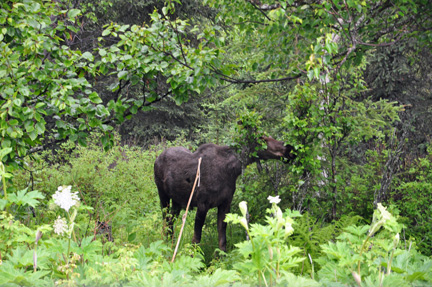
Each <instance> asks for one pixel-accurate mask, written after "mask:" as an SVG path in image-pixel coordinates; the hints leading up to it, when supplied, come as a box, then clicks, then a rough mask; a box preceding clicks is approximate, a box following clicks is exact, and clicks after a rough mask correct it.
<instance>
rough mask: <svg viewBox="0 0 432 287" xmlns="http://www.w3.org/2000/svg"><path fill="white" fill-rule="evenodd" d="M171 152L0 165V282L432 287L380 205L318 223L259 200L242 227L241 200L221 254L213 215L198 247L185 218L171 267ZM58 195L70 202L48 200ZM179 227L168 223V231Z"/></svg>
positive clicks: (94, 151) (74, 154)
mask: <svg viewBox="0 0 432 287" xmlns="http://www.w3.org/2000/svg"><path fill="white" fill-rule="evenodd" d="M172 145H186V143H185V142H180V143H179V142H176V143H164V144H159V145H157V146H153V147H151V148H150V149H147V150H143V149H140V148H137V147H129V146H122V145H120V144H117V145H116V146H114V148H113V149H112V150H110V151H108V152H104V151H103V149H102V148H101V147H100V146H98V145H97V144H96V143H90V145H89V146H88V147H87V148H82V147H75V146H73V145H71V144H69V143H67V144H65V145H64V146H63V147H62V150H61V151H60V152H58V153H57V154H56V155H53V154H42V155H40V157H39V159H38V160H30V159H28V160H27V161H26V163H27V165H26V168H25V170H22V171H20V172H16V173H15V174H13V175H12V174H9V173H7V172H6V170H5V169H0V173H1V174H0V175H1V178H2V185H6V186H7V187H8V189H7V191H8V192H7V193H6V192H3V198H2V199H0V211H1V212H0V260H1V261H0V285H1V286H35V285H36V286H53V285H56V286H93V285H97V286H137V285H145V286H173V285H175V286H257V285H258V286H338V285H341V286H342V285H343V286H389V285H394V286H427V285H430V284H432V272H431V270H432V269H431V268H432V261H431V259H430V258H428V257H426V256H423V255H421V254H420V253H419V252H418V251H417V243H416V241H415V240H413V239H411V238H405V237H404V234H406V229H403V227H404V226H403V225H402V224H400V223H398V221H397V217H395V216H393V215H392V214H391V213H390V212H388V211H387V210H386V209H385V208H384V207H382V206H381V205H379V209H377V210H375V211H374V214H373V219H372V221H371V222H367V221H366V220H364V219H363V218H361V217H359V216H356V215H354V214H348V215H344V216H342V217H341V218H340V219H339V220H337V221H333V222H332V223H325V222H323V221H322V220H321V219H317V218H316V217H314V216H312V215H311V214H309V213H307V212H304V213H303V214H300V213H299V212H295V211H291V210H290V209H285V210H284V211H282V210H281V208H280V207H279V205H280V203H279V202H280V198H279V197H269V199H270V204H269V203H266V204H263V206H262V208H264V209H267V212H266V213H265V214H264V215H263V212H261V214H256V212H257V209H256V208H253V209H250V211H251V214H250V218H252V219H256V220H252V221H251V222H248V221H247V217H246V214H247V203H246V202H241V203H240V206H237V205H235V206H233V208H232V214H229V215H227V221H228V222H229V224H228V229H227V240H228V252H227V253H226V254H225V253H223V252H221V251H219V250H218V249H217V231H216V213H215V212H214V210H212V211H211V212H209V214H208V218H207V220H206V224H205V226H204V231H203V238H202V242H201V244H200V245H199V246H196V245H192V244H189V242H191V240H192V235H193V223H194V212H193V211H192V212H191V213H190V214H189V216H188V218H187V221H186V222H187V224H186V227H185V232H184V234H183V238H182V241H181V245H180V252H179V254H178V255H177V257H176V259H175V261H174V262H173V263H171V258H172V255H173V249H174V246H175V241H174V240H176V239H177V238H176V237H175V238H174V240H170V239H167V238H166V237H165V236H164V235H163V226H162V225H163V224H162V217H161V211H160V207H159V201H158V196H157V189H156V186H155V184H154V181H153V163H154V160H155V158H156V156H157V155H158V154H159V153H160V152H161V150H162V149H164V148H166V147H167V146H172ZM5 152H7V151H5ZM406 189H408V186H406ZM62 191H65V192H66V191H67V192H69V193H70V194H71V196H72V199H75V201H73V202H72V203H73V204H70V205H67V204H66V205H65V204H64V201H62V200H60V201H59V200H58V198H59V194H60V193H61V192H62ZM239 194H241V193H239ZM53 195H54V196H53ZM240 201H241V200H240V199H239V198H237V199H236V200H235V202H240ZM281 206H282V205H281ZM371 216H372V215H371ZM180 224H181V220H177V222H176V224H175V228H176V234H178V230H179V228H180ZM176 236H177V235H176ZM246 236H247V237H248V240H246Z"/></svg>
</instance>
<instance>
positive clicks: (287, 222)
mask: <svg viewBox="0 0 432 287" xmlns="http://www.w3.org/2000/svg"><path fill="white" fill-rule="evenodd" d="M267 199H268V201H269V202H270V203H271V204H272V208H271V210H270V213H271V215H272V217H273V218H274V219H275V220H273V221H270V222H274V225H275V226H274V227H275V228H276V229H281V228H282V227H283V226H284V227H285V228H284V230H285V238H286V237H288V236H290V235H291V234H293V232H294V228H293V227H292V225H293V223H294V220H293V219H292V218H291V217H290V216H286V217H285V218H284V216H283V213H282V210H281V209H280V207H279V206H278V203H279V202H280V201H281V199H280V198H279V195H278V196H269V197H267Z"/></svg>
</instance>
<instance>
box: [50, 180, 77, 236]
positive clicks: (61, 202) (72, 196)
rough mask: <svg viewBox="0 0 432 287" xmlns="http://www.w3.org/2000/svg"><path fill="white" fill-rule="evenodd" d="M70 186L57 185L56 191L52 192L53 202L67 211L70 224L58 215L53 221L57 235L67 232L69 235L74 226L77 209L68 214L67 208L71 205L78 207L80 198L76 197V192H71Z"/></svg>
mask: <svg viewBox="0 0 432 287" xmlns="http://www.w3.org/2000/svg"><path fill="white" fill-rule="evenodd" d="M71 190H72V186H70V185H68V186H59V187H58V188H57V191H56V192H55V193H54V194H53V199H54V203H55V204H56V205H58V206H59V207H60V208H62V209H64V210H65V211H66V212H67V215H68V218H69V221H70V225H69V224H68V222H67V220H66V219H65V218H62V217H60V216H59V217H58V218H57V219H56V220H55V221H54V226H53V227H54V233H56V234H58V235H64V234H67V235H69V237H70V235H71V233H72V231H73V227H74V220H75V217H76V214H77V210H76V209H75V210H74V211H73V212H72V214H69V210H70V209H71V207H73V206H75V207H78V204H79V202H80V199H79V197H78V192H72V191H71Z"/></svg>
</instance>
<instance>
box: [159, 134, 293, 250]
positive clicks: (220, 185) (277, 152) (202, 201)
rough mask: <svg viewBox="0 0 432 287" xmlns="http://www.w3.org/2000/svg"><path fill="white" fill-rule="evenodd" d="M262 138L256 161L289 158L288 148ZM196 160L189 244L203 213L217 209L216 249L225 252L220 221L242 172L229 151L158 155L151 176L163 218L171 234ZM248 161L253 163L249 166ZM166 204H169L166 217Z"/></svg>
mask: <svg viewBox="0 0 432 287" xmlns="http://www.w3.org/2000/svg"><path fill="white" fill-rule="evenodd" d="M264 139H265V140H266V142H267V150H264V151H260V152H259V153H258V157H259V158H262V159H270V158H281V157H287V158H290V157H291V154H290V151H291V149H292V147H290V146H285V145H283V143H282V142H279V141H276V140H274V139H272V138H264ZM200 157H201V158H202V162H201V166H200V180H199V186H197V187H196V189H195V193H194V195H193V198H192V201H191V207H196V208H197V212H196V217H195V227H194V236H193V240H192V241H193V242H194V243H199V242H200V241H201V233H202V227H203V225H204V221H205V218H206V216H207V212H208V210H209V209H210V208H216V207H217V208H218V223H217V227H218V239H219V248H220V249H221V250H224V251H226V226H227V224H226V222H225V221H224V220H225V215H226V214H227V213H229V212H230V207H231V201H232V198H233V195H234V192H235V189H236V180H237V177H238V176H239V175H240V174H241V171H242V163H241V161H240V160H239V159H238V158H237V155H236V153H235V152H234V151H233V150H232V149H231V148H229V147H227V146H218V145H215V144H204V145H201V146H200V147H199V148H198V149H197V150H196V151H195V152H193V153H192V152H190V151H189V150H187V149H186V148H183V147H173V148H169V149H167V150H165V151H164V152H162V153H161V154H160V155H159V157H158V158H157V159H156V161H155V165H154V174H155V182H156V185H157V188H158V192H159V198H160V203H161V207H162V209H163V213H164V218H165V220H166V222H167V223H168V227H169V230H170V232H172V227H173V219H174V218H176V217H177V216H178V215H179V213H180V210H181V209H182V208H183V209H184V208H186V205H187V203H188V201H189V197H190V194H191V191H192V187H193V183H194V181H195V177H196V173H197V168H198V159H199V158H200ZM251 162H253V160H251V161H250V162H249V163H251ZM170 201H172V204H171V210H170V215H168V209H169V207H170Z"/></svg>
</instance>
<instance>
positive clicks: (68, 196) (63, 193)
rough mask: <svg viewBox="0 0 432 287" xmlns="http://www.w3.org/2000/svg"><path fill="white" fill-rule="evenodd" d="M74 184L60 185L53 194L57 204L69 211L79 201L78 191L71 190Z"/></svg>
mask: <svg viewBox="0 0 432 287" xmlns="http://www.w3.org/2000/svg"><path fill="white" fill-rule="evenodd" d="M71 189H72V186H70V185H68V186H59V187H58V189H57V191H56V193H54V195H53V199H54V202H55V204H57V205H58V206H60V207H61V208H63V209H64V210H66V212H69V209H70V208H71V207H72V206H74V205H75V204H77V203H78V201H79V197H78V192H71Z"/></svg>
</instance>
